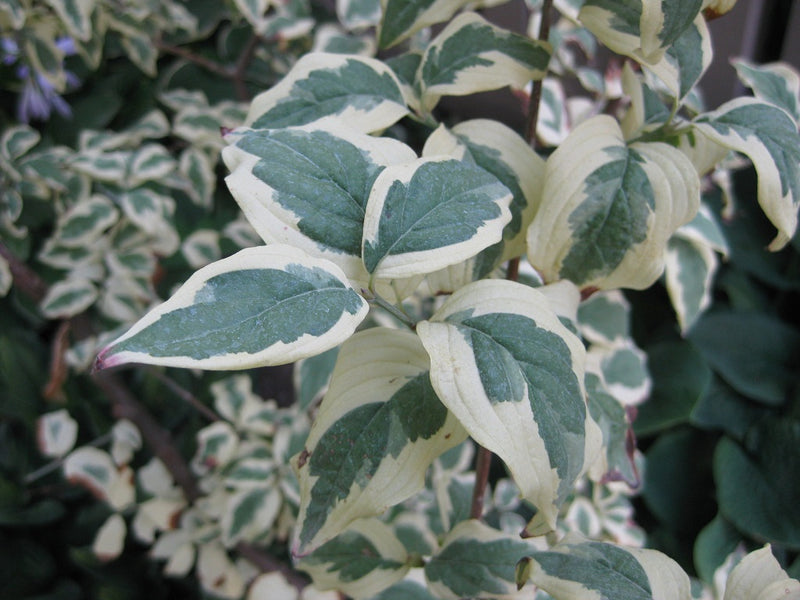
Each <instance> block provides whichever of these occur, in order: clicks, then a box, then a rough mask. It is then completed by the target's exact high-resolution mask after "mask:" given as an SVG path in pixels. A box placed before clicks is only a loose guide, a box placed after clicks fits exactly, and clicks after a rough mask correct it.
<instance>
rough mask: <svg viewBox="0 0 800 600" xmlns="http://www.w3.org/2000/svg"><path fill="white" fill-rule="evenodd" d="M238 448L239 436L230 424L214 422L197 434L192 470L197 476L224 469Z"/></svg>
mask: <svg viewBox="0 0 800 600" xmlns="http://www.w3.org/2000/svg"><path fill="white" fill-rule="evenodd" d="M238 447H239V436H238V435H237V434H236V430H235V429H234V428H233V427H232V426H231V424H230V423H227V422H225V421H216V422H214V423H212V424H211V425H207V426H206V427H203V428H202V429H201V430H200V431H198V432H197V450H196V451H195V453H194V457H193V458H192V463H191V464H192V470H193V471H194V472H195V473H197V474H198V475H205V474H206V473H208V472H210V471H213V470H216V469H218V468H220V467H224V466H225V465H227V464H228V463H230V461H231V460H233V457H234V455H235V454H236V450H237V448H238Z"/></svg>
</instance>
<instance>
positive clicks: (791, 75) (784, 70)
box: [732, 58, 800, 121]
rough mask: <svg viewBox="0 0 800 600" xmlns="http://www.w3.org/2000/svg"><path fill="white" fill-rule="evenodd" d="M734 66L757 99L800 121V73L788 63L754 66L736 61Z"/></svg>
mask: <svg viewBox="0 0 800 600" xmlns="http://www.w3.org/2000/svg"><path fill="white" fill-rule="evenodd" d="M732 62H733V66H734V67H735V68H736V73H737V75H739V79H741V80H742V81H743V82H744V83H745V84H747V85H748V86H749V87H750V88H752V89H753V92H754V93H755V95H756V97H757V98H760V99H761V100H765V101H767V102H771V103H772V104H774V105H775V106H777V107H779V108H782V109H783V110H785V111H786V112H787V113H789V116H790V117H792V118H793V119H794V120H795V121H800V73H798V72H797V70H796V69H795V68H794V67H792V66H791V65H789V64H787V63H770V64H768V65H753V64H751V63H749V62H748V61H746V60H744V59H741V58H740V59H736V60H734V61H732Z"/></svg>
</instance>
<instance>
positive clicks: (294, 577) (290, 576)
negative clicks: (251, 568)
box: [236, 542, 308, 591]
mask: <svg viewBox="0 0 800 600" xmlns="http://www.w3.org/2000/svg"><path fill="white" fill-rule="evenodd" d="M236 551H237V552H238V553H239V554H240V555H241V556H242V558H244V559H246V560H247V561H249V562H251V563H253V564H254V565H255V566H256V567H258V569H259V570H260V571H261V572H262V573H272V572H273V571H278V572H279V573H280V574H281V575H283V576H284V577H285V578H286V581H288V582H289V583H290V584H291V585H293V586H294V587H295V588H297V590H298V591H301V590H302V589H303V588H304V587H306V586H307V585H308V580H307V579H306V578H305V577H303V576H302V575H301V574H300V573H299V572H297V571H295V570H294V569H292V568H291V567H290V566H289V565H287V564H286V563H283V562H281V561H279V560H276V559H275V557H273V556H271V555H269V554H265V553H264V552H262V551H261V550H259V549H258V548H256V547H255V546H252V545H250V544H248V543H246V542H239V543H238V544H236Z"/></svg>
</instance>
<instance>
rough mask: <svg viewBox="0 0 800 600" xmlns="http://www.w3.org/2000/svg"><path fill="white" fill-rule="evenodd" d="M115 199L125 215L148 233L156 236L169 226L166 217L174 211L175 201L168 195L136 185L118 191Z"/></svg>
mask: <svg viewBox="0 0 800 600" xmlns="http://www.w3.org/2000/svg"><path fill="white" fill-rule="evenodd" d="M116 200H117V203H118V204H119V206H120V208H121V209H122V212H124V213H125V216H126V217H128V218H129V219H130V220H131V221H132V222H133V223H135V224H136V225H137V226H138V227H139V228H140V229H141V230H142V231H144V232H146V233H149V234H150V235H153V236H156V234H158V233H160V232H162V231H163V230H164V228H165V227H171V224H170V223H169V221H168V219H169V217H171V216H172V214H173V213H174V212H175V201H174V200H173V199H172V198H170V197H169V196H166V195H164V194H160V193H158V192H156V191H155V190H152V189H150V188H148V187H137V188H134V189H132V190H127V191H124V192H122V193H120V194H119V195H118V196H117V198H116ZM169 254H171V253H169Z"/></svg>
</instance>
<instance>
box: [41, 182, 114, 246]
mask: <svg viewBox="0 0 800 600" xmlns="http://www.w3.org/2000/svg"><path fill="white" fill-rule="evenodd" d="M118 218H119V211H118V210H117V209H116V207H115V206H114V204H113V203H112V202H111V201H110V200H108V199H107V198H106V197H105V196H101V195H99V194H98V195H94V196H90V197H89V198H86V199H85V200H83V201H81V202H77V203H76V204H73V205H72V206H71V207H70V208H69V209H68V210H67V211H66V212H65V213H63V214H62V215H60V216H59V218H58V226H57V229H56V234H55V237H56V238H57V239H58V243H59V244H60V245H62V246H66V247H67V248H74V247H79V246H90V245H91V244H93V243H94V242H95V241H96V240H97V238H99V237H100V236H101V235H102V234H103V232H104V231H105V230H106V229H108V228H109V227H110V226H111V225H113V224H114V223H116V222H117V219H118Z"/></svg>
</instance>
